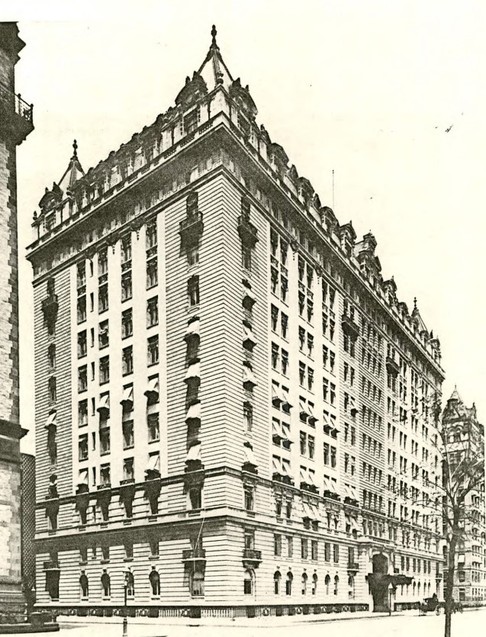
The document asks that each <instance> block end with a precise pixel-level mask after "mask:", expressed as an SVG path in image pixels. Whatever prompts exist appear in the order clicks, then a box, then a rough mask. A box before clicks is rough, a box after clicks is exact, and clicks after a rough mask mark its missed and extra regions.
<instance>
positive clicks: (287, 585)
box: [285, 571, 294, 595]
mask: <svg viewBox="0 0 486 637" xmlns="http://www.w3.org/2000/svg"><path fill="white" fill-rule="evenodd" d="M293 579H294V576H293V575H292V572H291V571H289V572H288V573H287V579H286V580H285V594H286V595H292V581H293Z"/></svg>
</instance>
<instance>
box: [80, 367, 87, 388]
mask: <svg viewBox="0 0 486 637" xmlns="http://www.w3.org/2000/svg"><path fill="white" fill-rule="evenodd" d="M87 389H88V368H87V366H86V365H83V366H82V367H80V368H79V369H78V392H83V391H86V390H87Z"/></svg>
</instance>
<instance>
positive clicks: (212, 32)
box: [211, 24, 218, 48]
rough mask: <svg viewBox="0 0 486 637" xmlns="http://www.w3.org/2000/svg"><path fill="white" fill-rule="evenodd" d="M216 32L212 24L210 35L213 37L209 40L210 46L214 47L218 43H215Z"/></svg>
mask: <svg viewBox="0 0 486 637" xmlns="http://www.w3.org/2000/svg"><path fill="white" fill-rule="evenodd" d="M217 34H218V32H217V30H216V27H215V25H214V24H213V28H212V29H211V36H212V38H213V41H212V42H211V46H214V47H216V48H217V47H218V45H217V44H216V36H217Z"/></svg>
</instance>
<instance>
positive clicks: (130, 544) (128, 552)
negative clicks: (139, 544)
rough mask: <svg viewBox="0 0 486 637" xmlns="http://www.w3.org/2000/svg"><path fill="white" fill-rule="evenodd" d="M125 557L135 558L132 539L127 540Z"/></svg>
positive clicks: (127, 558) (128, 558)
mask: <svg viewBox="0 0 486 637" xmlns="http://www.w3.org/2000/svg"><path fill="white" fill-rule="evenodd" d="M125 559H126V560H131V559H133V542H130V541H126V542H125Z"/></svg>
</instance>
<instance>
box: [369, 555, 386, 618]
mask: <svg viewBox="0 0 486 637" xmlns="http://www.w3.org/2000/svg"><path fill="white" fill-rule="evenodd" d="M389 582H390V578H389V576H388V558H387V557H386V555H383V553H377V554H376V555H373V572H372V573H370V574H369V575H368V584H369V587H370V592H371V595H372V596H373V612H375V613H377V612H384V611H388V603H389V602H388V585H389Z"/></svg>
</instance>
